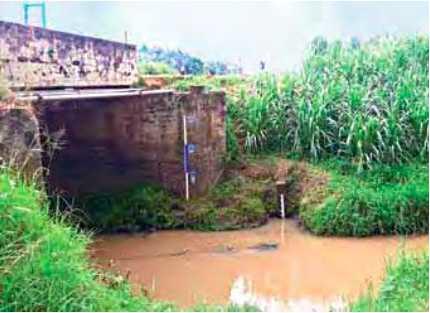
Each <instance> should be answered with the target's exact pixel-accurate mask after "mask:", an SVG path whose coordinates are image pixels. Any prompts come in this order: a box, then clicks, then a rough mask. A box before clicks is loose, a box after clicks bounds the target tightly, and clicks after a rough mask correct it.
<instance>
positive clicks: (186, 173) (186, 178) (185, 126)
mask: <svg viewBox="0 0 430 313" xmlns="http://www.w3.org/2000/svg"><path fill="white" fill-rule="evenodd" d="M183 126H184V163H185V164H186V166H185V167H184V172H185V199H186V200H187V201H188V199H189V198H190V191H189V176H188V169H187V167H188V160H187V157H188V153H187V152H186V150H185V149H187V144H188V138H187V137H188V134H187V117H186V115H185V114H184V116H183Z"/></svg>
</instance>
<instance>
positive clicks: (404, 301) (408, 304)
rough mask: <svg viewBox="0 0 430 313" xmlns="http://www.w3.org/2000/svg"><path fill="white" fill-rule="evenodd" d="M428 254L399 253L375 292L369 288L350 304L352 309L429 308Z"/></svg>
mask: <svg viewBox="0 0 430 313" xmlns="http://www.w3.org/2000/svg"><path fill="white" fill-rule="evenodd" d="M428 290H429V255H428V252H426V253H423V254H421V255H408V254H405V253H404V252H402V253H401V254H400V255H399V259H398V261H397V262H390V263H389V264H388V266H387V269H386V273H385V278H384V280H383V282H382V285H381V287H380V288H379V291H378V293H377V294H376V295H374V294H373V290H372V288H369V292H368V294H366V295H362V296H361V297H360V298H359V299H358V300H357V301H355V302H354V303H352V305H351V311H355V312H414V311H415V312H416V311H423V312H428V310H429V293H428Z"/></svg>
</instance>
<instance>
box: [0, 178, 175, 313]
mask: <svg viewBox="0 0 430 313" xmlns="http://www.w3.org/2000/svg"><path fill="white" fill-rule="evenodd" d="M0 230H1V231H0V311H166V310H167V311H171V310H176V309H175V307H173V306H172V305H169V304H165V303H160V302H154V301H151V300H149V299H148V298H146V297H143V296H138V297H135V296H133V295H132V294H131V290H130V287H129V286H128V284H127V283H125V282H124V280H122V279H120V278H119V277H113V276H109V275H102V274H100V273H98V272H96V271H95V270H94V269H92V267H91V265H90V262H89V259H88V257H87V245H88V243H89V239H88V237H87V236H86V235H84V234H83V233H82V232H81V231H79V230H77V229H76V228H74V227H72V226H68V225H67V224H65V223H64V222H63V221H62V218H61V217H60V216H52V215H51V216H50V215H49V213H48V206H47V204H46V201H45V198H44V195H43V193H42V192H40V191H38V190H37V188H35V186H32V185H26V184H24V183H23V182H22V181H21V180H19V179H16V178H15V177H14V176H13V175H11V174H10V173H8V172H7V171H5V170H1V171H0Z"/></svg>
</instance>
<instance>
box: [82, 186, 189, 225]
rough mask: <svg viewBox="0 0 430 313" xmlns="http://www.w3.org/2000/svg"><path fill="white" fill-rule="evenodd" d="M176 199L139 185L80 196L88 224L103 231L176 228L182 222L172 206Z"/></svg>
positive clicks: (153, 187) (156, 188)
mask: <svg viewBox="0 0 430 313" xmlns="http://www.w3.org/2000/svg"><path fill="white" fill-rule="evenodd" d="M174 206H175V201H174V198H173V197H172V196H171V195H170V194H168V193H167V192H166V191H165V190H164V189H162V188H160V187H156V186H152V185H142V186H136V187H134V188H132V189H130V190H128V191H125V192H121V193H112V194H101V193H100V194H93V195H87V196H84V197H82V198H81V199H79V203H78V205H77V207H79V208H81V209H82V210H81V211H82V212H84V216H83V218H82V220H83V221H84V224H85V225H86V226H87V227H91V228H96V229H98V230H101V231H109V232H111V231H139V230H147V229H164V228H175V227H177V226H179V225H180V223H181V222H180V221H179V220H177V219H176V217H175V215H174V213H173V210H172V209H173V208H174Z"/></svg>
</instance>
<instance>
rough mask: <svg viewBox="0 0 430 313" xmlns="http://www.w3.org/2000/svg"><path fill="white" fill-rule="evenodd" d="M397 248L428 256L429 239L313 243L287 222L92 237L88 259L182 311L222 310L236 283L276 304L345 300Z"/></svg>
mask: <svg viewBox="0 0 430 313" xmlns="http://www.w3.org/2000/svg"><path fill="white" fill-rule="evenodd" d="M401 246H403V247H404V248H406V249H407V250H414V251H420V250H424V249H428V236H427V235H422V236H410V237H407V238H405V237H399V236H390V237H387V236H375V237H369V238H336V237H335V238H334V237H319V236H314V235H312V234H310V233H308V232H306V231H304V230H303V229H301V228H300V227H299V226H298V224H297V222H296V221H294V220H284V221H281V220H271V221H270V222H269V223H268V224H267V225H265V226H262V227H260V228H255V229H249V230H241V231H228V232H227V231H226V232H209V233H206V232H194V231H187V230H174V231H160V232H156V233H152V234H149V235H143V234H133V235H126V234H120V235H105V236H99V237H97V238H96V241H95V243H94V244H93V246H92V249H91V253H92V256H93V258H94V259H95V261H96V263H97V264H99V265H100V266H102V267H105V268H113V269H115V270H118V271H120V272H121V273H122V274H124V275H128V277H129V280H130V281H131V282H132V284H133V285H134V287H135V288H136V289H138V288H139V286H142V285H143V286H144V287H145V288H146V289H147V290H148V292H149V294H150V295H151V296H152V297H154V298H156V299H159V300H166V301H170V302H174V303H176V304H178V305H180V306H182V307H189V306H192V305H195V304H198V303H201V302H207V303H217V304H226V303H228V302H229V299H230V298H229V297H230V294H231V287H232V285H233V283H234V282H235V281H237V279H238V278H239V277H242V278H244V279H246V281H248V282H249V283H250V284H252V290H253V293H255V294H258V295H261V296H265V297H274V298H277V299H282V300H283V301H295V300H300V299H309V300H311V301H315V302H320V303H323V302H325V301H331V300H332V299H334V297H339V296H341V297H345V299H348V300H352V299H354V298H355V297H356V296H357V295H358V294H360V293H361V292H363V291H365V290H366V287H367V286H368V284H369V283H370V282H372V283H373V284H374V285H378V283H379V282H380V280H381V278H382V275H383V273H384V267H385V264H386V261H387V258H389V257H395V255H396V252H397V251H398V249H399V248H400V247H401Z"/></svg>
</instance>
